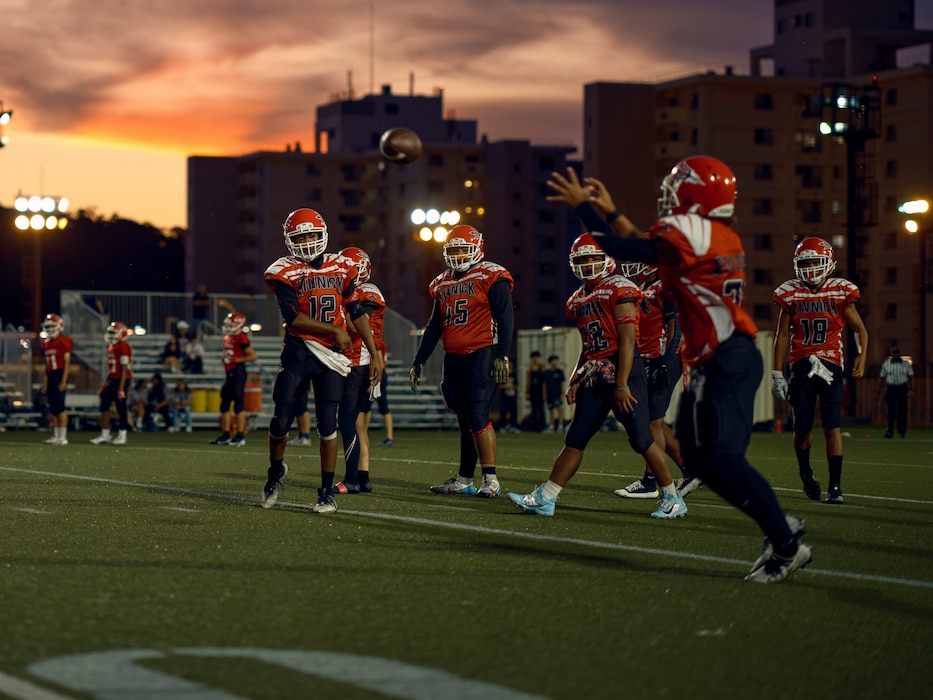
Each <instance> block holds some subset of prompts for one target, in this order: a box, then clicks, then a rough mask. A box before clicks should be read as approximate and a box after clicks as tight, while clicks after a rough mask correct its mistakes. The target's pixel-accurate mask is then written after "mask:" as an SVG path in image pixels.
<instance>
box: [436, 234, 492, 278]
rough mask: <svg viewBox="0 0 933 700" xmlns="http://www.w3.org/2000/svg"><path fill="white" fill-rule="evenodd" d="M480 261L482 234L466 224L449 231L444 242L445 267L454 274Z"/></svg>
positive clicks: (481, 256) (481, 255) (481, 257)
mask: <svg viewBox="0 0 933 700" xmlns="http://www.w3.org/2000/svg"><path fill="white" fill-rule="evenodd" d="M454 251H456V252H454ZM482 259H483V234H481V233H480V232H479V231H477V230H476V229H475V228H473V227H472V226H468V225H466V224H460V225H459V226H454V227H453V228H452V229H450V232H449V233H448V234H447V240H446V241H445V242H444V262H445V263H447V267H449V268H450V269H451V270H453V271H454V272H464V271H466V270H469V269H470V268H471V267H473V265H475V264H476V263H478V262H479V261H480V260H482Z"/></svg>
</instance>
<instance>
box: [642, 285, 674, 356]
mask: <svg viewBox="0 0 933 700" xmlns="http://www.w3.org/2000/svg"><path fill="white" fill-rule="evenodd" d="M661 289H662V285H661V280H655V281H654V282H652V283H651V284H649V285H646V286H644V287H642V290H641V293H642V299H641V302H640V303H639V304H638V353H639V354H640V355H641V356H642V357H643V358H644V359H646V360H647V359H650V358H653V357H661V355H663V354H664V350H665V348H666V347H667V325H666V324H665V323H664V299H663V297H662V294H661Z"/></svg>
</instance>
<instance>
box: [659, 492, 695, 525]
mask: <svg viewBox="0 0 933 700" xmlns="http://www.w3.org/2000/svg"><path fill="white" fill-rule="evenodd" d="M686 514H687V504H686V503H684V499H683V497H682V496H671V495H670V494H667V493H665V494H662V495H661V502H660V503H658V509H657V510H656V511H654V512H653V513H652V514H651V517H652V518H655V519H656V520H673V519H674V518H682V517H684V516H685V515H686Z"/></svg>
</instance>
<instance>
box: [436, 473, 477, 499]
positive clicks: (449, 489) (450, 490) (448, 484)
mask: <svg viewBox="0 0 933 700" xmlns="http://www.w3.org/2000/svg"><path fill="white" fill-rule="evenodd" d="M431 493H443V494H452V495H462V496H475V495H476V487H475V486H474V485H473V483H472V482H470V483H469V484H462V483H460V482H459V481H457V477H455V476H452V477H450V478H449V479H448V480H447V481H445V482H444V483H443V484H441V485H440V486H432V487H431Z"/></svg>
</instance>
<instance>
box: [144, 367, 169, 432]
mask: <svg viewBox="0 0 933 700" xmlns="http://www.w3.org/2000/svg"><path fill="white" fill-rule="evenodd" d="M156 414H158V415H160V416H162V422H163V423H164V424H165V425H166V426H167V427H171V426H172V407H171V405H169V400H168V394H167V393H166V391H165V382H164V381H163V380H162V375H161V374H159V373H158V372H156V373H155V374H153V375H152V384H151V385H150V386H149V391H148V392H147V393H146V417H145V426H146V430H147V431H148V432H150V433H154V432H155V431H156V430H158V429H159V428H158V426H157V425H156V422H155V416H156Z"/></svg>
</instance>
